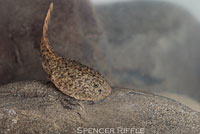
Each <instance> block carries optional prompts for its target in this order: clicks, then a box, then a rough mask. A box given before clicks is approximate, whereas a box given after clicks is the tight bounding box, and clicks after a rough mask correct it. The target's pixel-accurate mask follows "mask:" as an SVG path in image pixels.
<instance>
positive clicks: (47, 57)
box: [40, 3, 59, 74]
mask: <svg viewBox="0 0 200 134" xmlns="http://www.w3.org/2000/svg"><path fill="white" fill-rule="evenodd" d="M52 11H53V3H51V4H50V6H49V10H48V12H47V15H46V18H45V20H44V26H43V35H42V39H41V43H40V55H41V60H42V66H43V68H44V70H45V71H46V72H47V73H48V74H51V71H52V69H53V65H52V63H56V62H57V60H58V58H59V56H57V55H56V54H55V52H54V50H53V49H52V47H51V45H50V42H49V40H48V29H49V28H48V27H49V24H50V18H51V13H52Z"/></svg>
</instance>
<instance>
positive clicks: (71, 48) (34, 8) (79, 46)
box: [0, 0, 103, 84]
mask: <svg viewBox="0 0 200 134" xmlns="http://www.w3.org/2000/svg"><path fill="white" fill-rule="evenodd" d="M50 2H51V1H49V0H17V1H13V0H6V1H5V0H0V18H3V19H0V84H4V83H10V82H14V81H21V80H35V79H37V80H46V74H45V73H44V71H43V69H42V66H41V62H40V54H39V45H40V39H41V35H42V26H43V22H44V18H45V16H46V12H47V10H48V8H49V5H50ZM53 2H54V12H53V14H52V19H51V20H52V21H51V24H50V26H49V27H50V31H49V36H50V37H49V38H50V41H51V44H52V45H53V48H54V49H55V51H56V52H57V53H58V54H59V55H61V56H62V57H66V58H72V59H75V60H77V61H80V62H82V63H84V64H87V65H88V66H92V67H93V66H94V67H95V66H96V62H97V61H96V59H98V61H100V59H101V60H102V57H103V56H101V54H98V55H97V53H100V52H98V50H97V49H96V45H98V40H99V37H100V33H99V30H98V26H97V22H96V19H95V16H94V14H93V10H92V7H91V5H90V2H89V0H62V1H57V0H53ZM97 37H98V38H97ZM92 44H95V46H94V45H92ZM97 57H98V58H97Z"/></svg>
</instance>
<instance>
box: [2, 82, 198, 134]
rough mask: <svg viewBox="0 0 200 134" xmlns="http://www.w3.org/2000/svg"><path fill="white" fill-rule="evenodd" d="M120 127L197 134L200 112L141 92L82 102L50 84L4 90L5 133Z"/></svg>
mask: <svg viewBox="0 0 200 134" xmlns="http://www.w3.org/2000/svg"><path fill="white" fill-rule="evenodd" d="M80 127H81V128H80ZM118 127H121V128H137V129H140V131H144V130H145V133H147V134H155V133H156V134H172V133H173V134H180V133H182V134H188V133H192V134H197V133H200V113H197V112H195V111H193V110H191V109H190V108H188V107H186V106H184V105H182V104H180V103H178V102H176V101H174V100H171V99H168V98H164V97H161V96H156V95H153V94H149V93H145V92H142V91H139V90H129V89H119V88H115V89H114V90H113V93H112V94H111V96H109V97H108V98H106V99H105V100H103V101H99V102H84V101H77V100H74V99H72V98H69V97H67V96H65V95H63V94H62V93H61V92H60V91H58V90H57V89H56V88H55V87H53V86H52V84H51V83H49V84H45V83H42V82H39V81H27V82H18V83H13V84H8V85H4V86H1V87H0V133H2V134H3V133H6V134H21V133H23V134H26V133H27V134H33V133H40V134H43V133H48V134H51V133H61V134H64V133H68V134H72V133H77V132H81V131H82V130H83V129H82V128H111V129H114V130H115V131H117V128H118ZM143 128H144V129H143Z"/></svg>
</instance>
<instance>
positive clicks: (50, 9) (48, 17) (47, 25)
mask: <svg viewBox="0 0 200 134" xmlns="http://www.w3.org/2000/svg"><path fill="white" fill-rule="evenodd" d="M52 12H53V3H51V4H50V6H49V10H48V12H47V15H46V18H45V21H44V26H43V37H47V32H48V28H49V24H50V20H51V13H52Z"/></svg>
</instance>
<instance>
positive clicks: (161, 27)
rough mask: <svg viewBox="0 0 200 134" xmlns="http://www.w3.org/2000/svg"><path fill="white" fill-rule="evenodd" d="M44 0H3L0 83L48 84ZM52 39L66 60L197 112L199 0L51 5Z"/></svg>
mask: <svg viewBox="0 0 200 134" xmlns="http://www.w3.org/2000/svg"><path fill="white" fill-rule="evenodd" d="M50 2H51V1H50V0H49V1H47V0H35V1H31V0H18V1H13V0H7V1H4V0H0V17H1V18H3V19H0V84H1V85H3V84H7V83H10V82H15V81H22V80H45V81H48V79H47V78H46V73H45V72H44V71H43V69H42V66H41V63H40V58H39V57H40V54H39V44H40V39H41V34H42V25H43V21H44V17H45V15H46V11H47V9H48V6H49V3H50ZM53 2H54V7H55V9H54V12H53V16H52V22H51V25H50V31H49V38H50V42H51V43H52V46H53V48H54V49H55V51H56V52H57V53H58V54H59V55H60V56H62V57H66V58H71V59H75V60H77V61H79V62H81V63H83V64H86V65H88V66H90V67H92V68H95V69H96V70H98V71H99V72H101V73H102V74H103V75H104V76H105V78H106V79H107V80H108V81H109V82H110V84H111V85H112V86H113V87H123V88H131V89H134V88H137V89H141V90H144V91H148V92H153V93H156V94H160V95H163V96H167V97H170V98H173V99H176V100H178V101H180V102H181V103H184V104H186V105H187V106H189V107H191V108H192V109H195V110H199V111H200V105H199V102H200V89H199V87H200V54H199V50H200V14H199V13H200V1H198V0H190V1H188V0H176V1H172V0H162V1H161V0H154V1H153V0H148V1H144V0H138V1H135V0H132V1H131V0H129V1H128V0H92V1H89V0H63V1H56V0H55V1H54V0H53Z"/></svg>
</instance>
